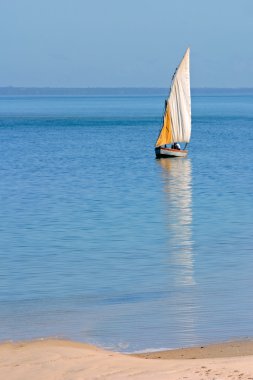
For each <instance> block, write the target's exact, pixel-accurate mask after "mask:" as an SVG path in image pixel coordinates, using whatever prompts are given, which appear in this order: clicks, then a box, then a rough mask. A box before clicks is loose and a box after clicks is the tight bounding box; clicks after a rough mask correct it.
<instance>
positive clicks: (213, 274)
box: [0, 90, 253, 352]
mask: <svg viewBox="0 0 253 380" xmlns="http://www.w3.org/2000/svg"><path fill="white" fill-rule="evenodd" d="M163 104H164V96H163V94H157V93H154V94H153V95H152V93H150V92H148V93H147V94H145V91H144V93H143V94H139V93H138V94H134V92H133V93H132V94H130V95H129V94H128V95H122V94H117V93H113V92H110V91H108V94H103V95H101V94H99V91H98V93H97V94H93V95H92V96H89V95H86V96H14V95H13V96H1V97H0V141H1V143H0V157H1V159H0V174H1V181H0V340H2V341H3V340H20V339H31V338H40V337H48V336H54V337H62V338H69V339H74V340H78V341H84V342H90V343H94V344H97V345H100V346H103V347H107V348H111V349H114V350H119V351H125V352H130V351H136V350H146V349H150V348H152V349H159V348H175V347H182V346H191V345H197V344H204V343H209V342H216V341H222V340H228V339H235V338H245V337H252V326H253V201H252V191H253V176H252V165H253V148H252V146H253V90H252V91H251V90H248V91H243V90H237V91H236V92H235V91H229V90H227V91H224V90H223V91H222V90H216V91H208V90H204V91H203V90H202V91H193V97H192V122H193V123H192V141H191V144H190V145H189V156H188V158H186V159H161V160H156V159H155V156H154V150H153V147H154V143H155V140H156V137H157V134H158V131H159V128H160V124H161V115H162V111H163Z"/></svg>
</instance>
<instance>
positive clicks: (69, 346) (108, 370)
mask: <svg viewBox="0 0 253 380" xmlns="http://www.w3.org/2000/svg"><path fill="white" fill-rule="evenodd" d="M181 355H183V356H181ZM187 357H189V359H187ZM194 358H195V359H194ZM154 359H156V360H154ZM0 379H8V380H91V379H92V380H95V379H100V380H101V379H108V380H109V379H115V380H121V379H136V380H137V379H143V380H149V379H155V380H165V379H166V380H183V379H191V380H195V379H196V380H200V379H209V380H214V379H215V380H223V379H227V380H237V379H241V380H245V379H247V380H253V342H252V341H245V342H229V343H226V344H217V345H212V346H207V347H204V348H189V349H183V350H173V351H162V352H159V353H157V352H156V353H145V354H142V355H138V357H137V356H136V355H135V356H133V355H123V354H119V353H115V352H109V351H105V350H102V349H100V348H97V347H94V346H90V345H87V344H82V343H75V342H71V341H65V340H58V339H46V340H38V341H31V342H22V343H14V344H12V343H3V344H1V345H0Z"/></svg>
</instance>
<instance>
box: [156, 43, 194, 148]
mask: <svg viewBox="0 0 253 380" xmlns="http://www.w3.org/2000/svg"><path fill="white" fill-rule="evenodd" d="M190 137H191V93H190V49H187V50H186V53H185V55H184V57H183V59H182V61H181V63H180V65H179V66H178V68H177V70H176V73H175V74H174V77H173V80H172V85H171V91H170V95H169V98H168V101H167V106H166V110H165V114H164V122H163V126H162V129H161V132H160V134H159V137H158V139H157V141H156V147H159V146H161V145H165V144H171V143H173V142H186V143H188V142H189V141H190Z"/></svg>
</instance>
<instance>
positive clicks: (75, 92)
mask: <svg viewBox="0 0 253 380" xmlns="http://www.w3.org/2000/svg"><path fill="white" fill-rule="evenodd" d="M191 91H192V95H193V96H198V95H206V96H208V95H210V96H211V95H224V94H227V95H230V96H236V95H239V94H242V93H243V94H245V95H253V88H192V90H191ZM168 93H169V90H168V88H163V87H111V88H109V87H86V88H85V87H83V88H81V87H80V88H74V87H73V88H71V87H12V86H9V87H0V96H167V95H168Z"/></svg>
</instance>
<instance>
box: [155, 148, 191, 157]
mask: <svg viewBox="0 0 253 380" xmlns="http://www.w3.org/2000/svg"><path fill="white" fill-rule="evenodd" d="M187 153H188V150H179V149H171V148H161V147H159V148H155V154H156V158H170V157H186V156H187Z"/></svg>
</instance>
